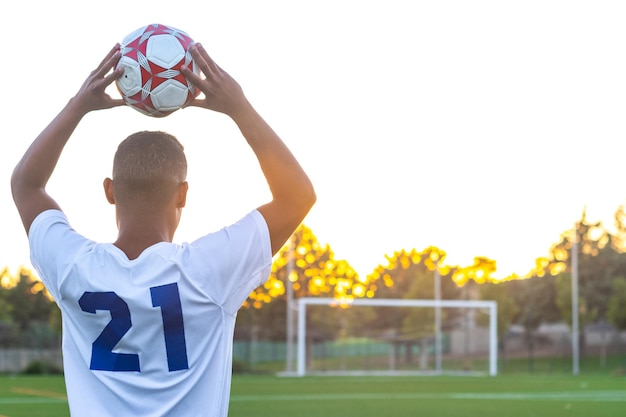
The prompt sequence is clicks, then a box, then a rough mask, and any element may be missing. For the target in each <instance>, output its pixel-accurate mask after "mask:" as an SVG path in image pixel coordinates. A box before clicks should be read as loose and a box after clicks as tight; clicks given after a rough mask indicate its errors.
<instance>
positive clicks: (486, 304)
mask: <svg viewBox="0 0 626 417" xmlns="http://www.w3.org/2000/svg"><path fill="white" fill-rule="evenodd" d="M496 323H497V305H496V302H495V301H469V300H406V299H356V300H354V301H352V302H350V303H349V304H348V305H340V304H339V303H338V301H337V300H335V299H333V298H300V299H298V301H297V332H296V335H297V340H296V343H297V349H296V365H297V366H296V374H297V375H298V376H304V375H311V374H336V375H406V374H431V375H438V374H453V373H456V374H472V375H474V374H488V375H491V376H494V375H496V374H497V324H496Z"/></svg>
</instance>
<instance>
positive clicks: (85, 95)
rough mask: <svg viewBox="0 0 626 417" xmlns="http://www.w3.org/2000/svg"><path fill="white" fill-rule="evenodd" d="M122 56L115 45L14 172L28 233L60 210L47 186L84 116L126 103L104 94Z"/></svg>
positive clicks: (18, 202) (15, 194) (13, 185)
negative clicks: (48, 214) (38, 219)
mask: <svg viewBox="0 0 626 417" xmlns="http://www.w3.org/2000/svg"><path fill="white" fill-rule="evenodd" d="M119 57H120V54H119V45H116V46H115V47H113V49H111V50H110V51H109V53H108V54H107V55H106V57H105V58H104V59H103V60H102V62H101V63H100V65H98V68H96V69H95V70H94V71H92V72H91V74H90V75H89V77H88V78H87V80H85V82H84V83H83V85H82V87H81V88H80V90H79V91H78V93H77V94H76V95H75V96H74V97H73V98H72V99H70V100H69V102H68V103H67V104H66V105H65V107H64V108H63V109H62V110H61V112H60V113H59V114H58V115H57V116H56V117H55V118H54V119H53V120H52V122H50V124H49V125H48V126H47V127H46V128H45V129H44V130H43V131H42V132H41V133H40V134H39V136H37V138H36V139H35V140H34V142H33V143H32V144H31V145H30V147H29V148H28V149H27V151H26V153H25V154H24V156H23V157H22V159H21V160H20V161H19V162H18V164H17V166H16V167H15V169H14V170H13V175H12V176H11V192H12V193H13V200H14V201H15V205H16V206H17V210H18V212H19V214H20V217H21V218H22V223H23V224H24V228H25V229H26V233H28V231H29V230H30V225H31V224H32V222H33V220H35V217H37V215H38V214H39V213H41V212H42V211H45V210H48V209H58V208H59V205H58V204H57V203H56V201H54V199H53V198H52V197H50V196H49V195H48V193H47V192H46V184H47V183H48V180H49V179H50V176H51V175H52V172H53V171H54V168H55V167H56V164H57V162H58V160H59V157H60V156H61V152H62V151H63V148H64V147H65V144H66V143H67V141H68V139H69V138H70V136H71V135H72V133H73V132H74V129H76V126H78V123H79V122H80V121H81V119H82V118H83V116H84V115H86V114H87V113H89V112H90V111H92V110H99V109H105V108H111V107H116V106H120V105H123V104H124V101H123V100H121V99H112V98H111V97H110V96H109V95H108V94H106V93H105V92H104V90H105V88H106V87H107V86H108V85H109V84H111V83H112V82H113V81H114V80H115V79H116V78H117V77H119V76H120V75H121V72H122V71H123V69H120V70H118V71H115V70H114V71H111V70H112V69H113V68H114V67H115V64H116V63H117V61H118V60H119ZM109 72H110V73H109ZM107 74H108V75H107Z"/></svg>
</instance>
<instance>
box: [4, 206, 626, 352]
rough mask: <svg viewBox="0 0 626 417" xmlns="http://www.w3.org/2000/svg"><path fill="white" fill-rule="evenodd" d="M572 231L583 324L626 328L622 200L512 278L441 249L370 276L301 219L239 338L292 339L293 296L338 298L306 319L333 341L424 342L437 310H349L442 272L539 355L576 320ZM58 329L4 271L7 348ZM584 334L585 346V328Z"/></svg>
mask: <svg viewBox="0 0 626 417" xmlns="http://www.w3.org/2000/svg"><path fill="white" fill-rule="evenodd" d="M574 230H575V235H574ZM574 238H576V240H577V248H578V259H579V261H578V264H579V303H578V304H579V307H580V311H579V320H580V325H581V328H582V327H583V326H585V325H586V324H590V323H604V324H607V325H610V326H613V327H614V328H616V329H620V330H626V210H625V209H624V207H620V208H619V209H618V210H617V212H616V214H615V232H613V233H609V232H608V231H607V230H606V229H605V228H604V227H603V226H602V224H601V223H599V222H598V223H590V222H588V221H587V219H586V215H585V213H584V212H583V214H582V216H581V219H580V220H579V221H578V222H576V227H575V228H574V229H573V230H571V231H566V232H564V233H563V234H562V235H561V237H560V239H559V241H558V242H557V243H555V244H553V245H552V246H551V247H550V249H549V252H548V256H546V257H544V258H539V259H537V260H536V265H535V266H534V267H533V268H532V271H531V272H530V273H529V274H527V275H525V276H517V275H514V276H511V277H507V278H506V279H504V280H496V279H494V278H493V274H494V273H495V271H496V262H495V261H494V260H491V259H489V258H486V257H476V258H475V260H474V263H473V264H472V265H468V266H450V265H447V264H446V262H445V257H446V254H445V252H444V251H442V250H441V249H439V248H436V247H428V248H426V249H424V250H422V251H418V250H415V249H411V250H405V249H403V250H399V251H396V252H395V253H393V254H392V255H388V256H386V259H387V262H386V264H384V265H379V266H378V267H376V268H375V270H374V271H372V272H371V273H370V274H368V275H365V276H364V275H359V274H358V273H357V272H356V271H355V270H354V269H353V268H352V267H351V266H350V264H349V263H348V262H347V261H346V260H341V259H335V256H334V253H333V251H332V250H331V248H330V246H329V245H328V244H321V243H320V242H319V241H318V240H317V238H316V236H315V235H314V234H313V232H312V231H311V229H309V228H308V227H306V226H305V225H301V226H300V228H298V230H297V231H296V232H295V233H294V235H293V236H292V239H291V240H290V241H289V242H287V244H285V246H284V247H283V248H282V250H281V251H280V252H279V254H277V256H276V257H275V259H274V263H273V266H272V272H271V276H270V277H269V279H268V280H267V282H266V283H265V285H263V286H262V287H259V288H257V289H256V290H255V291H253V292H252V293H251V294H250V297H249V298H248V300H247V301H246V302H245V304H244V306H243V308H242V309H241V311H240V313H239V316H238V321H237V326H236V329H235V337H236V339H241V340H250V338H254V339H256V340H265V341H280V342H284V341H285V340H286V337H287V334H286V333H287V332H286V327H287V326H286V320H287V316H288V315H287V304H288V299H289V298H290V297H292V298H293V299H298V298H300V297H332V298H334V299H335V300H337V304H338V307H339V308H335V309H332V308H330V309H329V308H324V309H314V310H312V311H311V313H310V315H309V316H308V320H307V323H308V324H307V325H308V326H310V328H309V329H308V330H307V333H308V334H309V335H311V336H312V337H313V338H314V339H315V340H318V341H320V340H332V339H334V338H337V337H340V336H341V335H342V334H345V333H346V332H348V331H349V330H354V329H351V328H350V327H353V328H354V327H359V328H361V329H364V330H366V331H368V332H371V333H372V334H373V333H377V334H379V335H380V334H381V333H385V334H386V335H387V337H388V338H390V340H393V341H394V343H397V344H398V345H401V344H410V343H421V341H422V339H423V338H425V337H428V335H430V334H432V330H433V310H432V309H423V311H418V310H416V309H413V310H411V311H409V310H402V309H391V308H387V309H384V308H379V309H376V312H374V311H366V310H362V309H361V310H359V311H358V312H356V311H351V309H350V308H341V307H342V306H343V307H346V306H349V303H350V301H351V300H353V299H355V298H363V297H366V298H373V297H376V298H404V299H433V298H434V296H435V286H434V276H435V271H436V272H437V273H438V274H439V276H440V285H441V287H440V296H441V298H442V299H483V300H495V301H497V303H498V335H499V337H500V340H499V343H500V348H501V349H502V350H504V349H505V348H506V346H505V337H504V336H505V335H506V332H507V329H509V327H510V326H511V325H512V324H516V325H519V326H521V327H522V328H523V329H524V338H525V341H526V343H527V346H528V350H529V353H531V354H532V351H533V349H534V346H535V337H536V332H537V329H538V328H539V326H541V325H542V324H545V323H556V322H564V323H566V324H568V325H569V324H571V304H572V303H571V276H572V275H571V273H572V271H571V251H572V247H573V239H574ZM290 291H291V294H289V292H290ZM355 310H356V309H355ZM459 314H461V313H460V312H455V311H452V310H450V311H446V313H445V314H444V316H443V317H442V330H443V331H446V330H448V329H450V328H451V327H452V326H454V325H455V324H458V320H459ZM351 315H358V317H351ZM479 320H481V318H479ZM409 324H410V326H409ZM60 327H61V324H60V313H59V310H58V308H57V307H56V305H55V304H54V302H53V301H52V300H51V299H50V297H49V295H48V293H47V292H46V290H45V288H44V287H43V285H42V283H41V282H40V281H39V280H38V279H37V277H36V276H35V275H34V274H33V273H32V272H30V271H28V270H26V269H21V270H19V271H18V273H17V274H16V275H13V274H11V273H10V272H9V271H8V269H5V270H3V271H2V272H1V273H0V347H15V346H19V347H47V346H58V345H59V344H60ZM581 337H582V338H583V340H581V342H582V344H581V345H582V346H583V347H584V333H583V332H581ZM315 340H314V341H315ZM406 351H407V352H409V351H410V349H407V350H406Z"/></svg>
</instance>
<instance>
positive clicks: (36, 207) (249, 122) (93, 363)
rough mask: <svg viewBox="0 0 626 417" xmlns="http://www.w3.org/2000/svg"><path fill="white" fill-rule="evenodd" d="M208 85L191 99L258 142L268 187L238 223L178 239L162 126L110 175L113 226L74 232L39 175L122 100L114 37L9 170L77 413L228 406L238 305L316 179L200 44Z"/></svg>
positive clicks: (119, 159)
mask: <svg viewBox="0 0 626 417" xmlns="http://www.w3.org/2000/svg"><path fill="white" fill-rule="evenodd" d="M191 53H192V56H193V58H194V60H195V62H196V63H197V64H198V66H199V68H200V69H201V71H202V76H200V77H199V76H197V75H195V74H194V73H193V72H191V71H189V70H188V69H186V68H184V69H183V70H182V71H183V73H184V75H185V76H187V77H188V78H189V79H190V80H191V82H192V83H193V84H195V85H196V86H197V87H198V88H199V89H200V90H201V91H202V92H203V93H204V98H202V99H197V100H195V101H194V102H193V103H192V104H191V105H193V106H198V107H203V108H206V109H209V110H213V111H218V112H221V113H224V114H226V115H228V116H229V117H231V118H232V120H233V121H234V122H235V123H236V124H237V126H238V127H239V129H240V130H241V133H242V135H243V137H244V138H245V139H246V141H247V142H248V144H249V145H250V147H251V148H252V150H253V151H254V153H255V155H256V157H257V159H258V161H259V164H260V166H261V168H262V171H263V174H264V176H265V178H266V180H267V183H268V185H269V189H270V191H271V195H272V199H271V201H270V202H269V203H267V204H265V205H262V206H260V207H258V208H257V209H255V210H252V211H251V212H250V213H249V214H248V215H246V216H245V217H244V218H242V219H241V220H240V221H239V222H237V223H236V224H234V225H232V226H229V227H226V228H224V229H222V230H220V231H218V232H215V233H211V234H208V235H206V236H203V237H200V238H199V239H198V240H196V241H195V242H192V243H190V244H183V245H178V244H174V243H172V239H173V235H174V232H175V230H176V228H177V226H178V223H179V220H180V216H181V210H182V208H183V207H184V205H185V199H186V194H187V182H186V181H185V176H186V170H187V163H186V160H185V156H184V153H183V149H182V146H181V145H180V143H179V142H178V141H177V140H176V139H175V138H174V137H172V136H171V135H169V134H166V133H163V132H138V133H136V134H134V135H131V136H130V137H129V138H127V139H126V140H125V141H123V142H122V143H121V144H120V145H119V148H118V150H117V152H116V155H115V159H114V164H113V165H114V166H113V175H112V178H107V179H106V180H105V181H104V191H105V195H106V198H107V200H108V201H109V202H110V203H112V204H115V206H116V217H117V226H118V230H119V233H118V237H117V240H116V241H115V242H114V243H113V244H106V243H104V244H102V243H96V242H93V241H91V240H89V239H86V238H85V237H83V236H82V235H80V234H79V233H77V232H76V231H74V230H73V229H72V228H71V227H70V225H69V223H68V220H67V218H66V217H65V215H64V214H63V212H62V211H61V209H60V207H59V205H58V204H57V203H56V202H55V201H54V200H53V199H52V198H51V197H50V196H49V195H48V194H47V192H46V188H45V187H46V183H47V181H48V179H49V178H50V176H51V175H52V172H53V170H54V167H55V165H56V163H57V161H58V159H59V156H60V154H61V152H62V150H63V148H64V146H65V144H66V143H67V141H68V139H69V137H70V136H71V134H72V132H73V131H74V129H75V128H76V126H77V125H78V123H79V122H80V120H81V119H82V117H83V116H85V115H86V114H87V113H89V112H90V111H94V110H100V109H107V108H112V107H116V106H120V105H123V104H124V103H123V101H122V100H119V99H112V98H111V97H109V96H108V95H107V94H106V93H105V88H106V87H107V86H108V85H110V84H111V83H112V82H113V81H114V80H115V79H116V78H117V77H119V76H120V75H121V70H115V69H114V68H115V65H116V63H117V61H118V60H119V57H120V53H119V45H117V46H115V47H114V48H113V49H112V50H111V51H110V52H109V53H108V54H107V56H106V57H105V58H104V60H103V61H102V62H101V63H100V65H99V66H98V68H97V69H96V70H94V71H93V72H92V73H91V74H90V76H89V77H88V78H87V80H86V81H85V82H84V83H83V86H82V87H81V88H80V90H79V91H78V93H77V94H76V95H75V96H74V97H73V98H72V99H71V100H69V102H68V103H67V105H66V106H65V107H64V108H63V110H62V111H61V112H60V113H59V115H58V116H57V117H56V118H55V119H54V120H53V121H52V122H51V123H50V124H49V125H48V126H47V127H46V128H45V129H44V130H43V131H42V132H41V134H40V135H39V136H38V137H37V138H36V139H35V141H34V142H33V143H32V145H31V146H30V147H29V149H28V150H27V151H26V153H25V155H24V156H23V158H22V159H21V161H20V162H19V163H18V164H17V166H16V168H15V170H14V173H13V176H12V178H11V186H12V192H13V198H14V200H15V204H16V206H17V209H18V211H19V214H20V216H21V219H22V222H23V224H24V227H25V229H26V233H27V234H28V237H29V244H30V247H31V259H32V262H33V265H34V266H35V268H36V269H37V271H38V272H39V274H40V276H41V278H42V280H43V282H44V284H45V285H46V287H47V289H48V290H49V292H50V293H51V294H52V295H53V297H54V299H55V301H56V303H57V304H58V306H59V307H60V309H61V312H62V317H63V358H64V359H63V360H64V369H65V379H66V388H67V395H68V401H69V406H70V411H71V414H72V415H75V416H87V415H91V416H98V417H105V416H116V417H117V416H142V417H144V416H155V417H156V416H175V417H181V416H185V417H193V416H211V417H213V416H226V415H227V411H228V401H229V393H230V375H231V361H232V350H231V349H232V338H233V328H234V323H235V317H236V313H237V310H238V309H239V308H240V306H241V304H242V303H243V302H244V301H245V299H246V298H247V296H248V294H249V293H250V292H251V291H252V290H253V289H254V288H256V287H257V286H259V285H261V284H262V283H263V282H264V281H265V279H266V278H267V276H268V275H269V271H270V266H271V257H272V255H273V254H274V253H276V252H277V251H278V250H279V249H280V248H281V246H282V245H283V244H284V242H285V241H286V240H287V239H288V238H289V236H290V235H291V234H292V233H293V231H294V230H295V229H296V227H297V226H298V225H299V224H300V222H301V221H302V220H303V218H304V217H305V215H306V214H307V213H308V211H309V209H310V208H311V206H312V205H313V203H314V202H315V198H316V197H315V192H314V190H313V187H312V185H311V183H310V181H309V179H308V177H307V175H306V174H305V173H304V171H303V170H302V168H301V167H300V165H299V164H298V162H297V161H296V159H295V158H294V157H293V155H292V154H291V152H290V151H289V150H288V149H287V147H286V146H285V144H284V143H283V142H282V141H281V139H280V138H279V137H278V136H277V135H276V134H275V133H274V131H273V130H272V129H271V128H270V126H268V125H267V123H266V122H265V121H264V120H263V119H262V118H261V116H259V114H258V113H257V112H256V111H255V110H254V108H253V107H252V106H251V105H250V103H249V102H248V101H247V99H246V97H245V96H244V94H243V92H242V89H241V88H240V86H239V84H238V83H237V82H236V81H235V80H233V79H232V78H231V77H230V76H229V75H228V74H227V73H226V72H224V71H223V70H222V69H221V68H220V67H219V66H218V65H216V64H215V62H214V61H213V60H212V59H211V58H210V57H209V55H208V54H207V52H206V51H205V50H204V48H203V47H202V46H201V45H199V44H197V45H194V46H192V47H191Z"/></svg>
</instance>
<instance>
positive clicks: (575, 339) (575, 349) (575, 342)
mask: <svg viewBox="0 0 626 417" xmlns="http://www.w3.org/2000/svg"><path fill="white" fill-rule="evenodd" d="M571 267H572V374H574V375H578V373H579V371H580V369H579V362H580V358H579V344H580V340H579V339H580V338H579V336H578V228H577V227H576V226H574V237H573V240H572V265H571Z"/></svg>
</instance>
